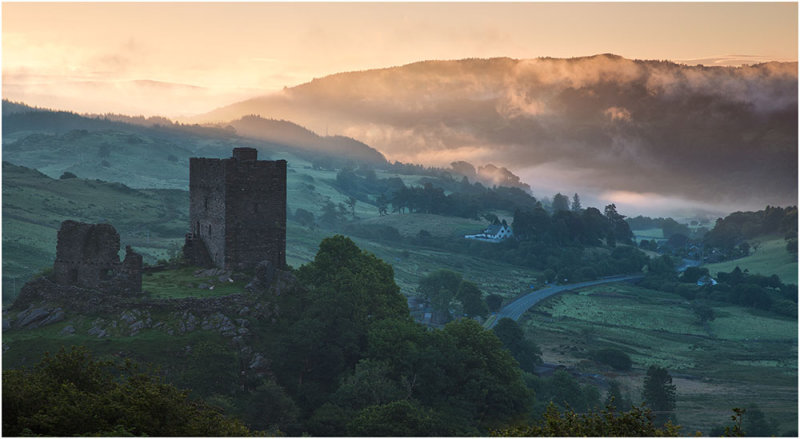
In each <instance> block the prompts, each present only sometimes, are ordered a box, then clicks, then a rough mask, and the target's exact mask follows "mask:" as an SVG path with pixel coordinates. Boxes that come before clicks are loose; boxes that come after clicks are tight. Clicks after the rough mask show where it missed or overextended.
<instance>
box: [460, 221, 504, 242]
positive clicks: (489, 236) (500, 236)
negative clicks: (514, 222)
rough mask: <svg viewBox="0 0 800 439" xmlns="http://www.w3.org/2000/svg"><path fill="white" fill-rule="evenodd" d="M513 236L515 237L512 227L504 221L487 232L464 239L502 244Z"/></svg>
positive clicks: (465, 236)
mask: <svg viewBox="0 0 800 439" xmlns="http://www.w3.org/2000/svg"><path fill="white" fill-rule="evenodd" d="M512 236H514V232H513V231H511V226H509V225H508V223H506V221H505V220H503V222H502V223H500V224H492V225H490V226H489V227H487V228H486V230H484V231H483V232H481V233H478V234H477V235H464V238H466V239H475V240H477V241H486V242H500V241H502V240H504V239H507V238H510V237H512Z"/></svg>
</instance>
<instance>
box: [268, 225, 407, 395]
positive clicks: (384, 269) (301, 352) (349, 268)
mask: <svg viewBox="0 0 800 439" xmlns="http://www.w3.org/2000/svg"><path fill="white" fill-rule="evenodd" d="M296 275H297V279H298V280H299V281H300V283H301V284H302V285H303V286H304V289H303V291H300V292H297V294H295V295H294V297H287V298H286V299H285V300H286V302H287V303H286V304H284V305H283V308H282V309H283V310H284V311H283V313H282V314H283V316H282V317H283V318H284V319H286V322H287V323H286V324H287V330H286V334H285V335H284V336H283V338H282V339H281V340H280V343H279V349H280V350H279V351H277V352H276V353H275V356H274V358H275V361H274V363H275V365H274V369H275V370H276V371H277V372H278V373H280V375H281V377H282V379H281V382H282V383H302V387H305V388H308V389H309V390H308V391H307V392H309V393H310V394H311V395H312V396H314V397H315V398H316V399H315V400H313V401H312V400H309V401H308V402H307V404H308V405H309V406H310V407H308V406H307V407H301V409H310V408H316V407H317V405H321V404H322V403H323V402H324V399H325V397H326V393H332V392H333V391H334V390H335V388H336V387H337V386H338V384H339V382H340V378H341V377H342V375H343V374H345V373H346V372H347V371H351V370H353V368H354V367H355V365H356V363H358V361H359V360H360V359H361V358H363V356H364V351H365V350H366V347H367V346H366V345H367V334H368V332H369V328H370V326H371V325H373V324H374V323H375V322H378V321H381V320H384V319H406V320H408V319H410V316H409V314H408V304H407V302H406V299H405V297H404V296H403V295H402V294H400V288H399V287H398V286H397V284H395V282H394V271H393V269H392V267H391V266H390V265H388V264H386V263H385V262H383V261H381V260H380V259H378V258H376V257H375V256H374V255H372V254H370V253H367V252H364V251H362V250H361V249H359V248H358V246H356V245H355V243H354V242H353V241H352V240H350V239H349V238H347V237H344V236H342V235H335V236H333V237H330V238H325V239H323V240H322V242H321V243H320V246H319V251H318V252H317V254H316V256H315V257H314V260H313V261H312V262H310V263H308V264H306V265H303V266H301V267H300V268H299V269H298V270H297V272H296ZM291 312H293V313H291ZM293 385H294V384H293ZM298 386H299V385H298ZM290 390H291V389H290ZM301 391H303V390H302V389H301V388H298V389H295V392H301Z"/></svg>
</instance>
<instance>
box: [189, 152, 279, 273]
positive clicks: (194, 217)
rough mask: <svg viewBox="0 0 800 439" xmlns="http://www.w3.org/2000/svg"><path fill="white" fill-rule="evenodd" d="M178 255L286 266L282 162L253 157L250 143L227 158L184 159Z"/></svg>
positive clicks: (231, 265)
mask: <svg viewBox="0 0 800 439" xmlns="http://www.w3.org/2000/svg"><path fill="white" fill-rule="evenodd" d="M189 217H190V220H191V232H190V233H188V234H187V235H186V244H185V246H184V256H185V257H186V258H187V259H188V260H189V261H190V262H191V263H193V264H195V265H199V266H216V267H220V268H224V269H227V270H241V269H247V268H253V267H255V266H256V265H257V264H259V263H260V262H262V261H269V262H270V263H271V264H272V265H273V266H274V267H276V268H282V267H284V266H285V265H286V161H285V160H277V161H269V160H258V151H257V150H256V149H254V148H234V150H233V157H231V158H227V159H209V158H194V157H193V158H191V159H190V160H189Z"/></svg>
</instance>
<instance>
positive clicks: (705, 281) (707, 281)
mask: <svg viewBox="0 0 800 439" xmlns="http://www.w3.org/2000/svg"><path fill="white" fill-rule="evenodd" d="M716 284H717V281H716V280H715V279H714V278H713V277H711V276H709V275H705V276H703V277H701V278H700V279H697V286H699V287H704V286H706V285H716Z"/></svg>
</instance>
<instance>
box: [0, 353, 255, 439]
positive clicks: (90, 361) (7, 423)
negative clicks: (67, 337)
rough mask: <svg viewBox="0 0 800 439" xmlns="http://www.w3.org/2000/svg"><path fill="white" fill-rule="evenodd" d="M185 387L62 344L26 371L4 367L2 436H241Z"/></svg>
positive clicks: (235, 425)
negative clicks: (65, 348)
mask: <svg viewBox="0 0 800 439" xmlns="http://www.w3.org/2000/svg"><path fill="white" fill-rule="evenodd" d="M188 395H189V392H188V391H184V390H180V389H178V388H176V387H174V386H172V385H169V384H166V383H164V382H163V379H162V378H160V377H157V376H156V375H152V374H148V373H143V372H140V371H139V370H138V366H136V365H133V364H131V363H129V364H125V365H119V364H115V363H113V362H111V361H99V360H95V359H94V358H93V356H92V355H91V353H90V352H89V351H88V350H87V349H86V348H77V347H73V348H72V349H71V350H70V351H66V350H64V349H63V348H62V349H61V350H60V351H59V352H58V353H57V354H55V355H53V356H50V355H45V357H44V358H43V359H42V360H41V361H40V362H39V364H37V365H36V366H34V367H33V369H31V370H13V369H12V370H4V371H3V434H4V435H7V436H39V435H41V436H120V435H128V436H132V435H142V436H246V435H250V434H251V432H250V430H248V429H247V427H245V426H244V425H243V424H242V423H241V422H239V421H237V420H233V419H229V418H226V417H224V416H222V415H221V414H220V413H218V412H217V411H216V410H214V409H212V408H211V407H209V406H208V405H207V404H205V403H204V402H202V401H198V400H190V399H189V397H188Z"/></svg>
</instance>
